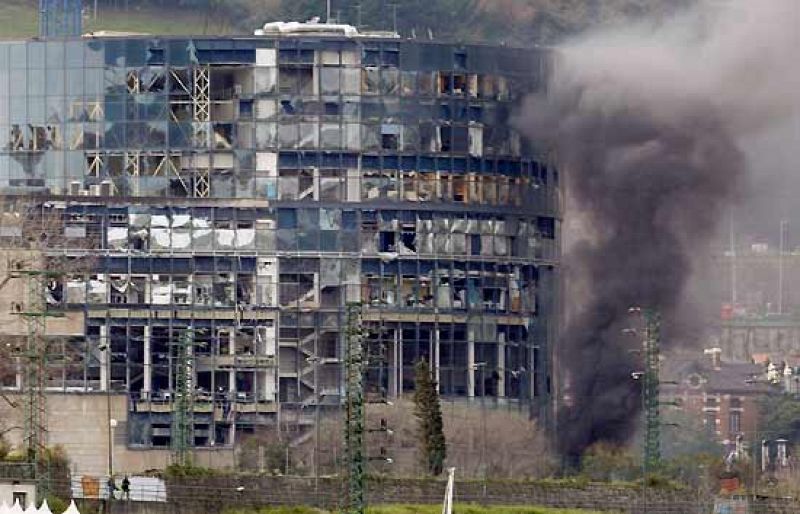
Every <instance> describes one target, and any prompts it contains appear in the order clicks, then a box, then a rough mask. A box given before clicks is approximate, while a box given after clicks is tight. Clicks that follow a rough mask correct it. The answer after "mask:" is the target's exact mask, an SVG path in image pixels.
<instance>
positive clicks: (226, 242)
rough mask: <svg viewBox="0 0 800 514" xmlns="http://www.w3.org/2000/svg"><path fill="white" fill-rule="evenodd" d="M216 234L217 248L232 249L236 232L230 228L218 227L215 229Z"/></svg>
mask: <svg viewBox="0 0 800 514" xmlns="http://www.w3.org/2000/svg"><path fill="white" fill-rule="evenodd" d="M215 234H216V243H217V249H221V250H232V249H233V243H234V239H235V238H236V233H235V232H234V231H233V230H232V229H221V228H218V229H216V230H215Z"/></svg>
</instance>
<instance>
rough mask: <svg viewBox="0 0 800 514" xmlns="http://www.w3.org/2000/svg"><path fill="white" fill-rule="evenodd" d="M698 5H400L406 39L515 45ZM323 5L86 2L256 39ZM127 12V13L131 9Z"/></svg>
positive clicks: (345, 0) (346, 2)
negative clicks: (263, 28)
mask: <svg viewBox="0 0 800 514" xmlns="http://www.w3.org/2000/svg"><path fill="white" fill-rule="evenodd" d="M393 1H395V0H331V5H332V12H333V15H334V16H337V15H338V16H339V18H340V20H341V21H343V22H346V23H351V24H358V23H359V21H360V22H361V25H362V26H365V27H369V28H377V29H389V28H392V27H393V26H394V25H395V18H394V9H387V8H386V5H390V4H392V2H393ZM695 1H696V0H399V1H397V25H396V26H397V28H398V30H399V31H400V32H401V34H403V35H405V36H409V35H412V34H415V35H416V36H417V37H421V38H426V37H427V36H428V35H429V34H432V35H433V36H434V37H437V38H444V39H450V40H462V41H485V42H495V43H498V42H502V43H508V44H514V45H530V44H542V43H544V44H550V43H554V42H558V41H560V40H562V39H563V38H564V37H567V36H569V35H572V34H575V33H578V32H581V31H583V30H586V29H587V28H591V27H595V26H598V25H604V24H609V23H625V22H627V21H630V20H633V19H636V18H639V17H641V16H647V15H650V16H662V15H664V14H666V13H669V12H671V11H673V10H674V9H676V8H679V7H682V6H685V5H689V4H691V3H693V2H695ZM325 4H326V1H325V0H97V5H98V17H97V19H96V20H95V19H94V17H93V12H92V8H93V6H94V5H95V2H94V1H93V0H84V6H85V17H84V20H85V21H84V26H85V28H86V30H87V31H96V30H114V31H126V32H146V33H150V34H167V35H169V34H231V33H238V34H251V33H252V31H253V30H254V29H255V28H256V27H258V26H259V25H260V24H262V23H264V22H265V21H274V20H305V19H308V18H310V17H312V16H323V17H324V10H325ZM37 6H38V0H0V37H29V36H33V35H35V34H36V32H37V21H36V20H37V16H38V12H37V9H38V7H37ZM126 6H127V9H125V7H126Z"/></svg>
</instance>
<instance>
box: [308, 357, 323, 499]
mask: <svg viewBox="0 0 800 514" xmlns="http://www.w3.org/2000/svg"><path fill="white" fill-rule="evenodd" d="M315 353H316V352H315ZM319 361H320V358H319V357H318V356H317V355H316V354H315V355H313V356H311V357H307V358H306V362H309V363H311V364H313V365H314V452H313V454H314V492H315V493H316V492H317V491H319V378H318V376H317V371H318V369H317V368H318V365H319Z"/></svg>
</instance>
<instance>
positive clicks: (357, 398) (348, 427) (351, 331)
mask: <svg viewBox="0 0 800 514" xmlns="http://www.w3.org/2000/svg"><path fill="white" fill-rule="evenodd" d="M346 323H347V327H346V329H345V334H344V335H345V341H344V343H345V344H344V346H345V374H346V376H345V434H344V445H345V458H346V461H347V505H346V507H345V512H346V513H347V514H363V513H364V511H365V502H364V478H365V465H366V455H365V448H364V360H365V359H364V347H363V331H362V329H361V304H359V303H349V304H348V305H347V322H346Z"/></svg>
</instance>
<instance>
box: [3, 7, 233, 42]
mask: <svg viewBox="0 0 800 514" xmlns="http://www.w3.org/2000/svg"><path fill="white" fill-rule="evenodd" d="M37 4H38V2H37V1H36V0H33V1H31V0H0V38H27V37H33V36H36V35H37V34H38V31H39V28H38V19H39V12H38V7H37ZM87 14H88V13H87ZM83 30H84V32H91V31H98V30H111V31H120V32H144V33H148V34H164V35H181V34H192V35H200V34H225V33H228V32H230V30H231V29H230V27H229V26H228V24H227V23H225V24H221V23H220V22H219V21H216V20H210V21H208V20H207V19H206V16H205V14H203V13H198V12H197V11H195V10H192V9H184V10H176V9H171V10H155V9H133V8H132V9H131V10H130V11H128V12H125V11H115V10H111V9H100V12H99V13H98V17H97V20H94V19H92V17H91V14H88V16H87V17H84V21H83Z"/></svg>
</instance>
